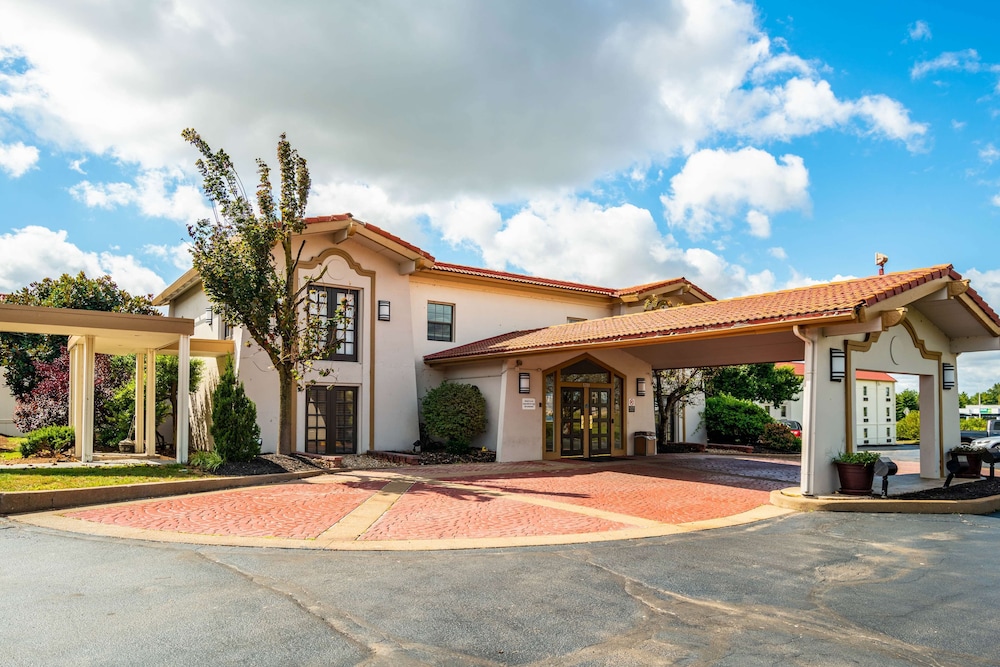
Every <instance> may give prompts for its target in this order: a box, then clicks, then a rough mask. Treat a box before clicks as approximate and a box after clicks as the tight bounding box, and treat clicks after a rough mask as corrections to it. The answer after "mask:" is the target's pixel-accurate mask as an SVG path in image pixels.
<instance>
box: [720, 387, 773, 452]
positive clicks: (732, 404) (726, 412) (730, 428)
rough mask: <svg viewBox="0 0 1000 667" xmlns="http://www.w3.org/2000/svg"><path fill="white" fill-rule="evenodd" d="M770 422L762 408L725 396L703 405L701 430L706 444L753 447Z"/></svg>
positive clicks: (769, 417) (769, 416)
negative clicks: (703, 428) (703, 431)
mask: <svg viewBox="0 0 1000 667" xmlns="http://www.w3.org/2000/svg"><path fill="white" fill-rule="evenodd" d="M773 422H774V420H773V419H771V415H769V414H767V410H765V409H764V408H762V407H760V406H759V405H756V404H754V403H751V402H750V401H744V400H741V399H739V398H733V397H732V396H729V395H728V394H719V395H718V396H713V397H711V398H709V399H706V401H705V429H706V430H707V431H708V441H709V442H718V443H725V444H732V445H756V444H757V443H758V442H759V441H760V438H761V436H762V435H764V427H765V426H767V425H768V424H771V423H773Z"/></svg>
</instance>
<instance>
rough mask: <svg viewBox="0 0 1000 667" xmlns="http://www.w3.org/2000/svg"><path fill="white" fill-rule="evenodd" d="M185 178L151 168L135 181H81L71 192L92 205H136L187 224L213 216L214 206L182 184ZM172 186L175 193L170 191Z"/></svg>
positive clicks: (178, 173) (143, 209) (149, 215)
mask: <svg viewBox="0 0 1000 667" xmlns="http://www.w3.org/2000/svg"><path fill="white" fill-rule="evenodd" d="M183 178H184V176H183V174H181V173H180V172H177V171H175V172H172V173H169V172H167V171H165V170H162V169H157V170H148V171H145V172H143V173H141V174H139V176H138V177H137V178H136V181H135V184H131V183H91V182H90V181H81V182H79V183H77V184H76V185H74V186H73V187H71V188H70V189H69V193H70V195H72V196H73V198H74V199H76V200H77V201H79V202H81V203H83V204H84V205H85V206H87V207H89V208H103V209H109V210H110V209H114V208H119V207H122V206H130V205H134V206H136V207H137V208H138V209H139V211H140V212H141V213H142V214H143V215H145V216H148V217H162V218H169V219H171V220H178V221H180V222H185V223H193V222H195V221H196V220H200V219H202V218H208V217H211V216H212V209H211V208H209V207H208V204H207V202H206V200H205V198H204V197H203V196H202V193H201V191H199V190H198V189H197V188H195V187H194V186H192V185H186V184H178V182H179V181H181V180H182V179H183ZM170 188H172V192H168V189H170Z"/></svg>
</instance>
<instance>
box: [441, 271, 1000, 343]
mask: <svg viewBox="0 0 1000 667" xmlns="http://www.w3.org/2000/svg"><path fill="white" fill-rule="evenodd" d="M945 276H948V277H951V278H952V279H955V280H961V276H960V275H958V274H957V273H955V271H953V270H952V267H951V265H940V266H934V267H930V268H926V269H915V270H912V271H901V272H897V273H888V274H885V275H882V276H872V277H870V278H860V279H855V280H845V281H842V282H836V283H825V284H820V285H811V286H808V287H799V288H795V289H788V290H782V291H780V292H769V293H766V294H755V295H750V296H743V297H737V298H734V299H725V300H722V301H709V302H706V303H696V304H691V305H686V306H678V307H676V308H668V309H664V310H652V311H648V312H643V313H634V314H630V315H619V316H616V317H605V318H602V319H596V320H586V321H584V322H574V323H572V324H561V325H557V326H552V327H546V328H542V329H534V330H531V331H515V332H511V333H508V334H503V335H501V336H495V337H493V338H488V339H486V340H481V341H476V342H474V343H469V344H467V345H461V346H459V347H455V348H452V349H450V350H443V351H441V352H437V353H435V354H430V355H427V356H425V357H424V360H425V361H428V362H434V361H445V360H458V359H472V358H476V357H491V356H504V355H508V354H518V353H524V352H528V351H542V350H547V349H554V348H562V347H573V346H578V345H588V344H590V345H593V344H599V343H616V342H620V341H626V340H630V339H639V338H656V337H668V336H678V335H682V334H692V333H697V332H708V331H724V330H726V329H733V328H736V327H740V328H743V327H762V326H766V325H771V324H776V323H782V322H785V323H789V324H799V323H804V322H816V321H823V320H847V319H851V318H853V317H854V316H855V314H856V313H857V312H858V311H859V310H860V309H861V308H862V307H866V306H871V305H874V304H876V303H878V302H880V301H884V300H885V299H887V298H889V297H891V296H894V295H896V294H901V293H903V292H905V291H907V290H909V289H912V288H914V287H917V286H918V285H921V284H924V283H926V282H930V281H933V280H937V279H939V278H942V277H945ZM968 294H970V295H971V296H972V298H973V299H974V300H976V302H977V303H979V304H980V305H981V306H982V307H984V311H985V312H986V313H987V315H988V316H989V317H991V318H992V319H993V320H994V322H996V323H997V324H1000V318H998V317H997V315H996V313H994V312H993V311H992V310H991V309H989V307H988V306H986V304H985V302H983V301H982V299H980V298H979V297H978V295H976V294H975V293H974V292H973V290H971V289H970V290H969V291H968Z"/></svg>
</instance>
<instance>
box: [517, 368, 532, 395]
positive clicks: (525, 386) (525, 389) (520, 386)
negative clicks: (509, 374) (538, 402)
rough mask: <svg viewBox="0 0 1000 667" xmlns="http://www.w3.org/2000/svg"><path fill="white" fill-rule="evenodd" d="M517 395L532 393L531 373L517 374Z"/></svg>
mask: <svg viewBox="0 0 1000 667" xmlns="http://www.w3.org/2000/svg"><path fill="white" fill-rule="evenodd" d="M517 393H519V394H530V393H531V373H518V374H517Z"/></svg>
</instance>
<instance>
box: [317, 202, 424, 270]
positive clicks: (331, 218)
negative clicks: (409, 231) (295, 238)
mask: <svg viewBox="0 0 1000 667" xmlns="http://www.w3.org/2000/svg"><path fill="white" fill-rule="evenodd" d="M345 220H354V216H353V215H351V214H350V213H338V214H337V215H321V216H317V217H313V218H305V220H303V222H305V223H306V224H307V225H311V224H314V223H319V222H343V221H345ZM355 222H357V223H358V224H359V225H362V226H364V228H365V229H367V230H369V231H371V232H373V233H374V234H377V235H378V236H381V237H382V238H385V239H388V240H390V241H392V242H393V243H397V244H399V245H401V246H403V247H404V248H406V249H408V250H412V251H413V252H415V253H417V254H418V255H420V256H422V257H426V258H427V259H429V260H431V261H432V262H433V261H434V256H433V255H431V254H430V253H429V252H427V251H426V250H421V249H420V248H418V247H417V246H415V245H413V244H412V243H409V242H408V241H404V240H403V239H401V238H399V237H398V236H396V235H395V234H390V233H389V232H387V231H385V230H384V229H382V228H381V227H377V226H375V225H373V224H372V223H370V222H362V221H361V220H355Z"/></svg>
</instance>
